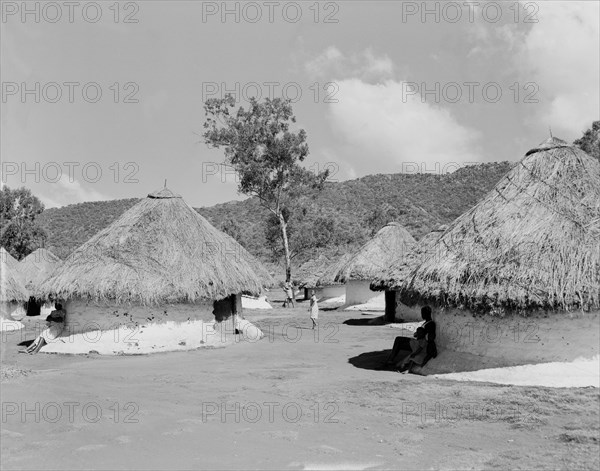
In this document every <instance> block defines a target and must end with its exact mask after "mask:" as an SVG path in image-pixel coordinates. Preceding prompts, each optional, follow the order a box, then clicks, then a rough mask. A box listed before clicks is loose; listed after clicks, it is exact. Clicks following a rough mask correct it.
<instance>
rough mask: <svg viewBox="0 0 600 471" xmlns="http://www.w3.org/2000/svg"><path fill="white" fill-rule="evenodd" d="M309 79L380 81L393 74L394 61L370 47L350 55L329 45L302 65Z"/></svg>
mask: <svg viewBox="0 0 600 471" xmlns="http://www.w3.org/2000/svg"><path fill="white" fill-rule="evenodd" d="M304 67H305V70H306V72H307V73H308V75H309V77H311V79H323V78H325V79H332V78H334V79H342V78H344V77H348V76H352V77H360V78H362V79H363V80H366V81H374V82H377V81H380V80H384V79H387V78H390V77H392V76H393V73H394V63H393V62H392V60H391V59H390V58H389V57H388V56H387V55H385V54H384V55H382V56H379V57H378V56H375V54H374V53H373V51H372V50H371V49H365V50H364V51H363V52H361V53H358V54H352V55H345V54H343V53H342V52H341V51H340V50H339V49H338V48H337V47H335V46H329V47H328V48H327V49H325V50H324V51H323V52H322V53H321V54H319V55H318V56H317V57H315V58H314V59H312V60H310V61H308V62H306V64H305V65H304Z"/></svg>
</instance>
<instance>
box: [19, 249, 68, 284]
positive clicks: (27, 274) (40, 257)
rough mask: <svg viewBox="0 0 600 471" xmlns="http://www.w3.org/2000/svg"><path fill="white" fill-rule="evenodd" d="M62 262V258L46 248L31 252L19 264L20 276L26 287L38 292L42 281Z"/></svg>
mask: <svg viewBox="0 0 600 471" xmlns="http://www.w3.org/2000/svg"><path fill="white" fill-rule="evenodd" d="M61 263H62V261H61V259H60V258H58V257H57V256H56V255H54V254H53V253H52V252H50V251H49V250H47V249H45V248H40V249H37V250H35V251H33V252H31V253H30V254H29V255H27V257H25V258H24V259H23V260H21V261H20V262H19V264H18V266H17V270H18V273H19V277H20V278H21V280H22V281H23V284H24V285H25V287H26V288H27V289H28V290H29V291H31V292H32V293H36V292H37V291H38V288H39V287H40V285H41V283H42V282H43V281H44V280H45V279H46V278H48V277H49V276H50V275H51V274H52V273H54V270H56V269H57V268H58V267H59V266H60V264H61Z"/></svg>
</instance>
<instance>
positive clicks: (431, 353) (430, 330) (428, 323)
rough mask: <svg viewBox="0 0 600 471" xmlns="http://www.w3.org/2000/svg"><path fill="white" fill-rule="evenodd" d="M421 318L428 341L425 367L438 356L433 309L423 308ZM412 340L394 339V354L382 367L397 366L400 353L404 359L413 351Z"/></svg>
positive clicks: (399, 337) (400, 337)
mask: <svg viewBox="0 0 600 471" xmlns="http://www.w3.org/2000/svg"><path fill="white" fill-rule="evenodd" d="M421 318H422V319H423V321H424V322H423V324H422V325H421V326H420V327H422V328H423V329H425V333H426V337H425V338H426V340H427V355H426V356H425V361H424V362H423V365H425V364H426V363H427V362H428V361H429V360H430V359H431V358H435V357H436V356H437V347H436V345H435V337H436V335H435V322H434V321H433V320H432V318H431V307H429V306H423V307H422V308H421ZM410 342H411V339H409V338H408V337H402V336H398V337H396V338H395V339H394V346H393V347H392V352H391V353H390V355H389V356H388V358H387V359H386V361H385V364H384V365H383V366H382V367H381V368H382V369H383V368H386V367H389V366H391V365H392V364H397V363H398V361H400V359H399V358H398V355H400V352H403V357H405V356H406V353H407V352H410V351H411V346H410Z"/></svg>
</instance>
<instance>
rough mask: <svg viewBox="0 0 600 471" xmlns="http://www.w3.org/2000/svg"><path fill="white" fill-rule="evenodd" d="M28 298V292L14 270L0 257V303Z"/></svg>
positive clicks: (23, 300)
mask: <svg viewBox="0 0 600 471" xmlns="http://www.w3.org/2000/svg"><path fill="white" fill-rule="evenodd" d="M2 250H4V249H2ZM9 257H10V255H9ZM28 299H29V292H28V291H27V289H26V288H25V286H24V285H23V283H22V281H21V280H20V278H19V276H18V275H17V273H16V271H15V270H14V269H12V268H11V267H10V265H9V264H8V263H6V262H5V260H4V257H2V259H0V303H2V304H7V303H22V302H25V301H27V300H28Z"/></svg>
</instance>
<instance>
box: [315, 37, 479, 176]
mask: <svg viewBox="0 0 600 471" xmlns="http://www.w3.org/2000/svg"><path fill="white" fill-rule="evenodd" d="M306 70H308V71H311V72H313V73H317V72H318V73H319V74H320V76H321V77H322V78H324V79H326V80H335V82H336V83H337V85H338V87H339V90H338V92H337V93H336V96H335V98H336V100H337V102H336V103H331V104H329V105H328V114H327V116H328V119H329V122H330V125H331V128H332V130H333V131H334V135H333V136H332V137H337V142H338V148H337V149H336V150H335V154H336V155H340V156H343V158H342V159H340V160H338V162H339V164H340V167H341V168H340V177H341V178H353V177H356V176H360V175H365V174H372V173H381V172H383V173H389V172H402V171H404V172H415V171H421V172H435V173H440V172H446V171H454V170H456V169H457V168H458V167H460V166H461V165H463V164H465V163H467V162H471V163H472V162H477V161H479V160H481V159H480V157H478V156H477V155H476V154H475V152H474V148H475V147H476V143H477V140H478V139H479V137H480V136H479V133H478V132H476V131H474V130H472V129H469V128H467V127H465V126H462V125H461V124H459V123H458V122H457V121H456V119H455V117H454V116H453V115H452V113H451V112H450V111H449V110H448V109H445V108H443V107H442V106H440V105H439V104H436V103H433V104H432V103H428V102H423V101H422V100H421V96H420V95H419V94H418V93H417V94H411V93H410V88H409V87H408V85H407V84H406V82H403V81H402V80H398V79H397V78H394V70H395V65H394V64H393V63H392V61H391V60H390V58H389V57H388V56H386V55H383V56H376V55H375V54H374V53H373V51H371V50H370V49H367V50H365V51H363V52H362V53H360V54H353V55H345V54H343V53H342V52H340V51H339V50H338V49H337V48H334V47H330V48H327V49H326V50H325V51H323V53H322V54H320V55H319V56H317V58H315V59H314V60H313V61H310V62H309V63H307V64H306Z"/></svg>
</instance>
